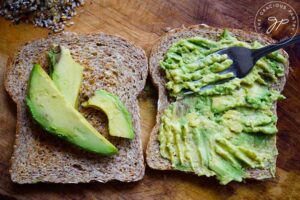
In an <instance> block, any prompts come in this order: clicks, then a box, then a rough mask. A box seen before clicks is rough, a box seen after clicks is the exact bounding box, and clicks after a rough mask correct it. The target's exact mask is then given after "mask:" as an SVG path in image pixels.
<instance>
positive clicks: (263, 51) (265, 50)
mask: <svg viewBox="0 0 300 200" xmlns="http://www.w3.org/2000/svg"><path fill="white" fill-rule="evenodd" d="M297 42H300V34H298V35H296V36H295V37H293V38H292V39H291V38H287V39H285V40H282V41H281V42H278V43H276V44H271V45H268V46H265V47H262V48H260V49H255V50H253V52H252V57H253V59H254V61H255V62H256V61H257V60H259V59H260V58H261V57H263V56H266V55H268V54H269V53H272V52H273V51H276V50H278V49H281V48H284V47H287V46H289V45H292V44H295V43H297Z"/></svg>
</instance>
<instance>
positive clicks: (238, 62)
mask: <svg viewBox="0 0 300 200" xmlns="http://www.w3.org/2000/svg"><path fill="white" fill-rule="evenodd" d="M297 42H300V34H299V35H296V36H295V37H293V38H288V39H285V40H283V41H281V42H278V43H276V44H271V45H268V46H265V47H262V48H260V49H248V48H246V47H237V46H236V47H230V48H226V49H222V50H219V51H217V52H215V54H220V55H221V54H227V56H228V58H229V59H231V60H232V61H233V63H232V65H231V66H230V67H229V68H227V69H225V70H223V71H221V72H218V74H226V73H233V74H234V77H231V78H228V79H223V80H220V81H218V82H215V83H213V84H209V85H206V86H204V87H202V88H200V91H204V90H207V89H210V88H213V87H214V86H215V85H219V84H222V83H225V82H227V81H229V80H232V79H234V78H243V77H245V76H246V75H247V74H248V73H249V72H250V71H251V69H252V68H253V66H254V65H255V63H256V62H257V61H258V60H259V59H260V58H262V57H263V56H266V55H268V54H269V53H272V52H273V51H276V50H278V49H281V48H284V47H287V46H289V45H292V44H294V43H297ZM192 93H195V92H193V91H188V92H184V94H192Z"/></svg>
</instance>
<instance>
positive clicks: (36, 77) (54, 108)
mask: <svg viewBox="0 0 300 200" xmlns="http://www.w3.org/2000/svg"><path fill="white" fill-rule="evenodd" d="M26 104H27V105H28V107H29V110H30V112H31V114H32V116H33V118H34V119H35V120H36V121H37V122H38V123H39V124H40V125H41V126H42V127H43V128H44V129H45V130H47V131H48V132H49V133H51V134H53V135H55V136H57V137H60V138H62V139H64V140H66V141H68V142H70V143H72V144H74V145H76V146H78V147H81V148H82V149H85V150H87V151H90V152H94V153H97V154H101V155H113V154H116V153H117V152H118V150H117V148H116V147H115V146H114V145H113V144H111V143H110V142H109V141H108V140H107V139H105V137H103V136H102V135H101V134H99V132H98V131H97V130H96V129H95V128H94V127H93V126H92V125H91V124H90V123H89V122H88V121H87V120H86V119H85V118H84V117H83V116H82V115H81V114H80V113H79V112H78V111H77V110H76V109H75V108H74V107H73V106H72V105H71V104H70V103H69V102H68V101H67V99H66V98H65V97H64V96H63V95H62V94H61V93H60V92H59V90H58V89H57V88H56V86H55V85H54V83H53V82H52V80H51V79H50V77H49V76H48V74H47V73H46V72H45V71H44V70H43V69H42V68H41V66H40V65H34V67H33V69H32V71H31V75H30V81H29V85H28V94H27V97H26Z"/></svg>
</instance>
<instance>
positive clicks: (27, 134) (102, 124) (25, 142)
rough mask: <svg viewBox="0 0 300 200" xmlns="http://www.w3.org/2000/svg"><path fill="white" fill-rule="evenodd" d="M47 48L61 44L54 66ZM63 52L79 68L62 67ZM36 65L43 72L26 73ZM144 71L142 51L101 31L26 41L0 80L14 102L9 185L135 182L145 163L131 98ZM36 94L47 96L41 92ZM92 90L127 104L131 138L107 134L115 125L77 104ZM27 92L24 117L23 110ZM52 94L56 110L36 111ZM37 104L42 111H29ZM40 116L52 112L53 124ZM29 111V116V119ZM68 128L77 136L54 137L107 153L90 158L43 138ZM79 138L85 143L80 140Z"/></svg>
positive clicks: (135, 104) (135, 105)
mask: <svg viewBox="0 0 300 200" xmlns="http://www.w3.org/2000/svg"><path fill="white" fill-rule="evenodd" d="M53 44H54V45H59V46H61V47H63V48H62V50H63V52H62V53H65V54H66V55H68V56H67V57H65V59H64V60H62V61H61V63H58V65H57V66H56V68H54V69H53V68H52V67H53V66H51V64H50V63H49V60H48V54H49V52H51V50H52V49H53ZM51 55H52V56H54V54H51ZM70 55H71V57H72V58H73V59H74V61H75V62H76V63H78V64H76V65H75V64H74V61H72V63H73V64H72V66H73V67H74V66H75V67H76V68H73V69H68V68H67V67H64V65H66V63H67V64H68V63H70V61H69V60H70V58H69V57H70ZM50 57H51V56H50ZM52 58H54V57H52ZM35 63H38V64H40V65H41V66H42V67H43V69H42V68H41V67H39V66H37V65H35V68H34V69H35V71H37V72H39V73H35V74H34V73H33V72H32V68H33V66H34V65H33V64H35ZM52 64H53V60H52ZM81 66H82V67H83V71H82V69H81ZM70 70H75V71H76V74H77V75H79V76H78V77H79V78H76V77H70V76H73V75H72V73H70V72H71V71H70ZM147 71H148V64H147V58H146V56H145V53H144V51H143V50H142V49H141V48H139V47H136V46H135V45H133V44H132V43H130V42H128V41H126V40H125V39H123V38H120V37H117V36H112V35H107V34H104V33H95V34H82V35H81V34H75V33H63V34H59V35H55V36H50V37H48V38H44V39H39V40H36V41H32V42H29V43H26V44H25V45H24V46H23V47H22V48H20V50H19V51H18V52H16V54H15V56H14V57H12V58H10V59H9V62H8V66H7V72H6V77H5V87H6V90H7V92H8V93H9V95H10V96H11V97H12V99H13V101H14V102H15V103H16V104H17V130H16V141H15V147H14V153H13V155H12V165H11V170H10V173H11V179H12V181H13V182H16V183H21V184H23V183H37V182H51V183H79V182H91V181H97V182H107V181H111V180H119V181H122V182H132V181H138V180H140V179H142V177H143V176H144V171H145V166H144V158H143V150H142V143H141V125H140V115H139V107H138V101H137V96H138V95H139V93H140V92H141V91H142V89H143V88H144V85H145V82H146V77H147ZM45 72H48V73H49V74H50V76H49V75H47V73H45ZM30 74H31V75H32V76H33V75H34V81H35V83H32V87H30V88H31V89H32V91H31V92H30V95H31V96H30V95H28V90H29V88H28V84H29V82H28V81H29V79H30ZM81 74H82V81H81ZM43 77H44V78H43ZM50 78H52V80H51V79H50ZM43 80H44V81H43ZM78 80H79V82H78ZM32 81H33V78H32ZM39 83H40V84H39ZM39 85H41V86H43V87H40V86H39ZM80 85H81V86H80ZM78 86H80V89H79V91H78ZM33 89H34V90H33ZM42 90H44V93H47V95H43V91H42ZM97 90H105V91H106V92H107V93H109V94H111V95H113V96H114V98H115V99H118V101H119V102H122V106H125V107H126V111H127V110H128V112H129V113H128V116H129V115H130V116H131V117H132V118H131V117H130V118H128V119H129V120H130V121H132V126H133V127H131V124H130V128H133V133H132V132H130V135H129V136H128V137H130V138H131V139H128V138H120V137H112V136H111V134H112V133H111V134H109V128H110V129H112V128H114V129H116V131H119V129H117V128H118V127H117V126H118V125H120V124H110V126H109V127H108V120H109V119H107V116H106V115H105V113H103V112H101V111H100V110H99V109H94V108H86V107H83V106H82V103H83V102H86V101H88V100H89V99H90V98H91V97H93V96H94V95H95V91H97ZM50 93H51V94H50ZM39 94H41V95H43V98H44V99H45V101H44V104H43V103H42V102H40V101H38V102H34V100H35V99H38V98H39V96H40V95H39ZM26 95H27V104H29V108H30V109H31V113H30V110H29V109H28V107H27V106H26V101H25V98H26ZM51 95H52V96H53V100H52V101H53V102H54V101H56V102H60V103H58V104H61V105H56V106H55V109H53V110H50V111H49V109H51V106H47V108H46V109H48V111H47V110H46V109H45V108H43V107H42V106H43V105H48V104H50V103H51V102H50V103H49V102H48V100H47V98H46V97H45V96H51ZM39 99H41V98H39ZM102 99H105V98H104V97H103V98H102ZM100 103H101V102H100ZM67 104H68V105H67ZM123 104H124V105H123ZM30 105H31V106H30ZM36 106H40V108H41V109H39V110H36V109H37V107H36ZM60 106H61V107H60ZM32 109H33V110H34V112H33V111H32ZM37 111H38V112H37ZM77 111H79V112H77ZM43 112H45V113H46V114H49V113H51V117H54V118H52V119H53V120H54V121H55V122H51V121H49V120H48V121H46V122H45V121H43V116H40V114H41V113H43ZM31 114H35V115H36V116H34V117H32V115H31ZM108 114H109V113H108ZM71 115H72V116H71ZM55 116H56V117H57V119H56V118H55ZM68 116H69V117H70V116H71V118H72V120H73V121H72V120H71V121H70V120H66V121H64V117H68ZM33 118H34V119H35V120H36V121H37V122H38V123H39V124H38V123H36V121H35V120H34V119H33ZM39 119H40V120H39ZM77 119H78V120H81V121H80V123H78V124H79V125H78V124H77V125H76V120H77ZM126 119H127V118H126ZM74 120H75V121H74ZM43 122H45V123H43ZM114 123H115V122H114ZM53 124H54V125H55V126H54V125H53ZM80 124H81V125H80ZM123 124H124V123H123ZM40 125H41V126H40ZM42 126H43V127H42ZM64 126H68V127H64ZM69 126H70V127H69ZM73 127H77V128H78V130H77V129H76V130H74V129H73ZM43 128H44V129H43ZM87 128H88V129H89V130H91V131H90V136H91V137H85V135H84V132H85V130H87ZM45 129H46V130H47V131H46V130H45ZM58 129H61V130H58ZM72 129H73V130H74V133H76V134H77V136H78V137H77V136H75V137H74V138H72V137H69V138H65V136H64V135H58V136H60V137H61V138H63V139H64V138H65V139H66V140H67V141H70V142H71V143H74V144H77V146H79V147H82V148H83V149H87V150H90V151H92V152H93V151H95V152H99V153H101V154H103V155H107V156H101V155H98V154H94V153H90V152H88V151H85V150H83V149H80V148H77V147H76V146H74V145H71V144H69V143H67V142H65V141H63V140H61V139H60V138H58V137H54V136H52V135H50V134H48V132H52V133H55V134H62V133H66V134H71V133H72ZM130 130H132V129H130ZM92 132H93V133H92ZM99 133H101V134H102V136H104V137H105V138H106V139H103V137H102V136H101V137H100V136H99V135H98V136H97V137H94V136H96V135H97V134H99ZM93 134H95V135H93ZM98 139H101V140H102V141H104V143H105V144H106V146H107V145H109V146H110V147H109V148H106V147H104V148H105V149H103V148H102V147H101V146H97V145H98V144H99V142H97V140H98ZM82 140H88V141H86V142H85V143H82ZM78 141H79V142H78ZM108 141H109V142H108ZM104 143H103V144H104ZM110 143H111V144H112V145H113V146H112V145H111V144H110ZM92 145H95V146H92ZM104 146H105V145H104ZM106 151H108V152H106ZM111 154H114V155H111Z"/></svg>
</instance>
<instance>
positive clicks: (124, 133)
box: [82, 90, 134, 139]
mask: <svg viewBox="0 0 300 200" xmlns="http://www.w3.org/2000/svg"><path fill="white" fill-rule="evenodd" d="M82 106H84V107H93V108H96V109H100V110H102V111H103V112H104V113H105V114H106V115H107V118H108V129H109V134H110V135H111V136H116V137H123V138H128V139H133V138H134V131H133V126H132V117H131V114H130V113H129V112H128V110H127V109H126V107H125V105H124V104H123V103H122V102H121V100H120V99H119V98H118V97H117V96H116V95H113V94H111V93H109V92H106V91H105V90H97V91H96V92H95V95H94V96H93V97H91V98H90V99H89V100H88V101H86V102H84V103H83V104H82Z"/></svg>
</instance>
